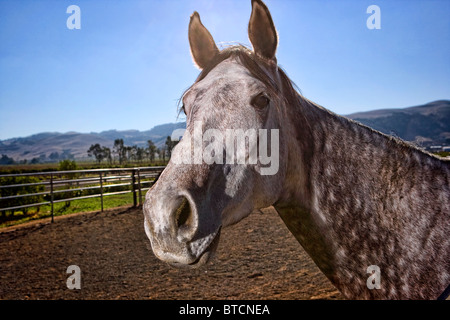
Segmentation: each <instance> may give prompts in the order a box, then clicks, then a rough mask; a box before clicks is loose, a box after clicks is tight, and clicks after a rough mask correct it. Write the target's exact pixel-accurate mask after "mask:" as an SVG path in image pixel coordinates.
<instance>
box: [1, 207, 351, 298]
mask: <svg viewBox="0 0 450 320" xmlns="http://www.w3.org/2000/svg"><path fill="white" fill-rule="evenodd" d="M70 265H77V266H79V267H80V270H81V289H80V290H69V289H68V288H67V285H66V281H67V278H68V277H69V276H70V274H67V273H66V270H67V267H68V266H70ZM0 299H250V300H253V299H342V295H341V294H340V293H339V292H338V291H337V290H336V289H335V288H334V287H333V286H332V285H331V283H330V282H329V281H328V279H327V278H326V277H325V276H324V275H323V274H322V273H321V272H320V271H319V269H318V268H317V267H316V266H315V264H314V263H313V262H312V260H311V259H310V258H309V257H308V255H307V254H306V253H305V251H304V250H303V249H302V248H301V246H300V245H299V244H298V243H297V241H296V240H295V239H294V237H293V236H292V235H291V234H290V233H289V231H288V230H287V228H286V226H285V225H284V224H283V222H282V221H281V219H280V218H279V216H278V214H277V213H276V212H275V210H274V209H273V208H272V209H271V208H268V209H264V210H263V214H261V213H252V214H251V215H250V216H249V217H248V218H246V219H244V220H243V221H241V222H240V223H238V224H236V225H234V226H231V227H229V228H226V229H224V230H222V234H221V239H220V244H219V248H218V250H217V254H216V257H215V258H214V259H213V260H212V261H210V263H209V264H208V265H206V266H204V267H202V268H199V269H195V270H183V269H175V268H173V267H171V266H169V265H167V264H165V263H163V262H161V261H159V260H158V259H156V258H155V256H154V255H153V253H152V251H151V248H150V243H149V240H148V239H147V237H146V235H145V232H144V227H143V214H142V210H141V209H140V208H118V209H114V210H109V211H105V212H103V213H99V212H94V213H84V214H75V215H71V216H65V217H58V219H56V220H55V223H50V222H49V221H48V220H45V221H40V222H34V223H30V224H27V225H23V226H20V227H13V228H8V229H2V230H0Z"/></svg>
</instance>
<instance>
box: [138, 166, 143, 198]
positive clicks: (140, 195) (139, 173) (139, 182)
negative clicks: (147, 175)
mask: <svg viewBox="0 0 450 320" xmlns="http://www.w3.org/2000/svg"><path fill="white" fill-rule="evenodd" d="M137 174H138V190H139V205H140V206H142V190H141V170H140V169H139V168H138V169H137Z"/></svg>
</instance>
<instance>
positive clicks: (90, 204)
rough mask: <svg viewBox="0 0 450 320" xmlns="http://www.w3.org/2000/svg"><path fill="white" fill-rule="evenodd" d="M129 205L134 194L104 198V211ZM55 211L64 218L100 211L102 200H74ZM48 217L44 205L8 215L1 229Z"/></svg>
mask: <svg viewBox="0 0 450 320" xmlns="http://www.w3.org/2000/svg"><path fill="white" fill-rule="evenodd" d="M127 205H133V194H132V193H127V194H121V195H113V196H105V197H103V209H110V208H116V207H122V206H127ZM53 209H54V216H62V215H66V214H71V213H77V212H89V211H100V210H101V200H100V197H99V198H89V199H82V200H74V201H71V202H70V205H69V206H66V203H65V202H59V203H55V204H54V207H53ZM47 217H51V206H50V205H44V206H41V207H40V208H29V209H28V211H27V212H26V213H24V212H23V211H16V212H15V213H14V215H8V216H7V219H6V218H4V217H0V228H4V227H9V226H12V225H16V224H20V223H24V222H27V221H31V220H37V219H42V218H47Z"/></svg>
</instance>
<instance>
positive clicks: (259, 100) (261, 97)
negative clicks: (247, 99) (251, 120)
mask: <svg viewBox="0 0 450 320" xmlns="http://www.w3.org/2000/svg"><path fill="white" fill-rule="evenodd" d="M269 103H270V100H269V98H268V97H267V96H266V95H265V94H264V93H260V94H258V95H257V96H256V97H254V98H253V99H252V102H251V104H252V105H253V106H254V107H256V108H259V109H264V108H265V107H267V106H268V105H269Z"/></svg>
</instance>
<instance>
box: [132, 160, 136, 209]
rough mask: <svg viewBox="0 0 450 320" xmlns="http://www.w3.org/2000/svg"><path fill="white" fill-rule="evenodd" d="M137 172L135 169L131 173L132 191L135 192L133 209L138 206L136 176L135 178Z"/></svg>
mask: <svg viewBox="0 0 450 320" xmlns="http://www.w3.org/2000/svg"><path fill="white" fill-rule="evenodd" d="M135 173H136V170H135V169H133V171H132V173H131V184H132V189H131V190H132V191H133V207H136V206H137V199H136V186H135V184H136V176H135Z"/></svg>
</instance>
